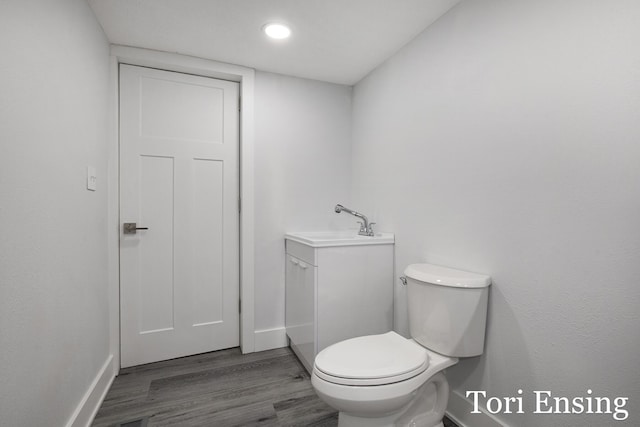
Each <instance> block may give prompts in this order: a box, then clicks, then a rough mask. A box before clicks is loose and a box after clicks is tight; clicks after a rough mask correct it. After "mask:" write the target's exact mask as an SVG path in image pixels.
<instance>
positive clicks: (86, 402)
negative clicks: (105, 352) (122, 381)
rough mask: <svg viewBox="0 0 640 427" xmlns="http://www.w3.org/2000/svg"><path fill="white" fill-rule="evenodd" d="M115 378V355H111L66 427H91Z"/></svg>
mask: <svg viewBox="0 0 640 427" xmlns="http://www.w3.org/2000/svg"><path fill="white" fill-rule="evenodd" d="M114 378H115V373H114V367H113V355H109V357H107V360H106V361H105V362H104V365H102V368H100V371H98V374H97V375H96V377H95V378H94V380H93V382H92V383H91V385H90V386H89V388H88V389H87V392H86V393H85V394H84V396H83V397H82V400H81V401H80V403H79V404H78V406H77V407H76V410H75V411H73V414H72V415H71V418H69V421H68V422H67V426H66V427H81V426H82V427H89V426H90V425H91V423H92V422H93V419H94V418H95V416H96V414H97V413H98V409H100V405H102V402H103V401H104V398H105V396H106V395H107V392H108V391H109V388H110V387H111V383H113V379H114Z"/></svg>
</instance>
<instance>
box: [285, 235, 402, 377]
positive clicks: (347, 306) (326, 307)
mask: <svg viewBox="0 0 640 427" xmlns="http://www.w3.org/2000/svg"><path fill="white" fill-rule="evenodd" d="M285 247H286V276H285V287H286V306H285V327H286V331H287V337H288V339H289V344H290V346H291V348H292V349H293V351H294V352H295V353H296V355H297V356H298V358H299V359H300V361H301V362H302V363H303V365H304V366H305V368H306V369H307V370H308V371H309V372H311V371H312V370H313V362H314V359H315V356H316V354H318V352H320V351H321V350H323V349H324V348H325V347H327V346H329V345H331V344H334V343H336V342H338V341H342V340H345V339H348V338H354V337H357V336H362V335H372V334H380V333H384V332H388V331H390V330H392V329H393V283H394V282H393V259H394V235H393V234H392V233H376V234H375V235H373V236H360V235H358V234H357V232H356V231H345V232H300V233H287V234H286V235H285Z"/></svg>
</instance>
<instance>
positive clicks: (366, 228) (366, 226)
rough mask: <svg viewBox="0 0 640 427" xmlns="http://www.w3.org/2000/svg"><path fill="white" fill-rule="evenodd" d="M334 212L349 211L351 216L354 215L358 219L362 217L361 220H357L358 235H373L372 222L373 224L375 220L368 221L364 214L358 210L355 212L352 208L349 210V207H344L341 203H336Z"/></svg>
mask: <svg viewBox="0 0 640 427" xmlns="http://www.w3.org/2000/svg"><path fill="white" fill-rule="evenodd" d="M335 209H336V213H340V212H342V211H345V212H346V213H349V214H351V215H353V216H356V217H358V218H360V219H362V221H358V222H359V223H360V231H359V232H358V234H359V235H361V236H373V235H374V233H373V224H375V222H371V223H370V222H369V220H368V219H367V217H366V216H364V215H362V214H361V213H360V212H356V211H354V210H351V209H349V208H345V207H344V206H342V205H336V208H335Z"/></svg>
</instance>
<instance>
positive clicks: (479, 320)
mask: <svg viewBox="0 0 640 427" xmlns="http://www.w3.org/2000/svg"><path fill="white" fill-rule="evenodd" d="M404 274H405V277H403V278H402V279H403V283H405V282H406V284H407V288H408V289H407V297H408V303H409V305H408V313H409V330H410V334H411V338H410V339H408V338H404V337H403V336H401V335H399V334H397V333H395V332H393V331H391V332H387V333H385V334H380V335H368V336H362V337H357V338H351V339H348V340H345V341H341V342H338V343H336V344H333V345H331V346H329V347H327V348H325V349H324V350H322V351H321V352H320V353H318V355H317V356H316V358H315V363H314V366H313V373H312V376H311V383H312V384H313V387H314V389H315V391H316V393H317V394H318V396H319V397H320V398H321V399H322V400H323V401H325V402H326V403H327V404H328V405H330V406H332V407H333V408H335V409H337V410H338V411H339V421H338V426H339V427H390V426H412V427H414V426H415V427H442V426H443V424H442V418H443V417H444V413H445V410H446V408H447V402H448V399H449V384H448V382H447V379H446V378H445V376H444V374H443V372H442V371H443V370H444V369H446V368H448V367H449V366H452V365H455V364H456V363H458V358H460V357H472V356H478V355H480V354H482V352H483V351H484V335H485V326H486V319H487V299H488V293H489V285H490V284H491V278H490V277H489V276H486V275H483V274H477V273H470V272H467V271H461V270H455V269H452V268H447V267H442V266H437V265H432V264H412V265H410V266H408V267H407V268H406V270H405V272H404Z"/></svg>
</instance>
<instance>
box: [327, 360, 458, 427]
mask: <svg viewBox="0 0 640 427" xmlns="http://www.w3.org/2000/svg"><path fill="white" fill-rule="evenodd" d="M448 400H449V384H448V383H447V380H446V378H445V376H444V375H443V374H442V372H438V373H437V374H436V375H434V376H433V377H431V378H430V379H429V381H427V383H425V384H424V385H422V386H421V387H420V388H419V389H418V390H416V391H414V397H413V399H412V400H411V401H410V402H409V403H408V404H406V405H405V406H404V407H402V408H400V409H399V410H398V411H396V412H393V413H391V414H388V415H384V416H379V417H376V418H370V417H363V416H357V415H352V414H349V413H347V412H343V411H340V414H339V415H338V427H404V426H411V427H444V425H443V423H442V419H443V418H444V411H445V409H446V407H447V403H448Z"/></svg>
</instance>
